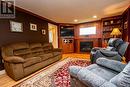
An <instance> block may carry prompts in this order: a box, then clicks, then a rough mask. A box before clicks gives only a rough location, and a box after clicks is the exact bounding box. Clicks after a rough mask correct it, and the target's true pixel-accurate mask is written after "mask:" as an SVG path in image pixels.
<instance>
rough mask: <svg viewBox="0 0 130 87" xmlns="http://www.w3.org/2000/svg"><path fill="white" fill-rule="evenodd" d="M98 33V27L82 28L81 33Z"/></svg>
mask: <svg viewBox="0 0 130 87" xmlns="http://www.w3.org/2000/svg"><path fill="white" fill-rule="evenodd" d="M91 34H96V27H87V28H80V31H79V35H91Z"/></svg>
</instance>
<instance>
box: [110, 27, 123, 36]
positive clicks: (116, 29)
mask: <svg viewBox="0 0 130 87" xmlns="http://www.w3.org/2000/svg"><path fill="white" fill-rule="evenodd" d="M121 34H122V33H121V32H120V30H119V28H114V29H113V30H112V32H111V35H114V36H118V35H121Z"/></svg>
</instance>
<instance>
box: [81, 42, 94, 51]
mask: <svg viewBox="0 0 130 87" xmlns="http://www.w3.org/2000/svg"><path fill="white" fill-rule="evenodd" d="M92 48H93V42H92V41H85V42H80V52H90V51H91V49H92Z"/></svg>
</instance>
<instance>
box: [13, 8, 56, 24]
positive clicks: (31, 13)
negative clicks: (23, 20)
mask: <svg viewBox="0 0 130 87" xmlns="http://www.w3.org/2000/svg"><path fill="white" fill-rule="evenodd" d="M15 8H16V10H18V11H21V12H24V13H27V14H30V15H32V16H35V17H38V18H40V19H43V20H45V21H47V22H49V23H52V24H55V25H58V23H56V22H54V21H52V20H50V19H47V18H45V17H42V16H39V15H37V14H35V13H33V12H30V11H27V10H25V9H22V8H20V7H18V6H15Z"/></svg>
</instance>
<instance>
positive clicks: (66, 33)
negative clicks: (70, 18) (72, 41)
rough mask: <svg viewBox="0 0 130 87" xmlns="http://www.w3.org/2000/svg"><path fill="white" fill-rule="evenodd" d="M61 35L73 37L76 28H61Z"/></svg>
mask: <svg viewBox="0 0 130 87" xmlns="http://www.w3.org/2000/svg"><path fill="white" fill-rule="evenodd" d="M60 36H62V37H73V36H74V29H72V28H61V29H60Z"/></svg>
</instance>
